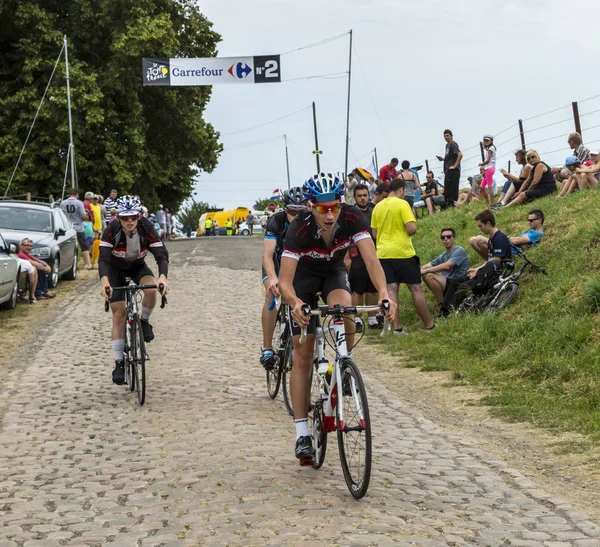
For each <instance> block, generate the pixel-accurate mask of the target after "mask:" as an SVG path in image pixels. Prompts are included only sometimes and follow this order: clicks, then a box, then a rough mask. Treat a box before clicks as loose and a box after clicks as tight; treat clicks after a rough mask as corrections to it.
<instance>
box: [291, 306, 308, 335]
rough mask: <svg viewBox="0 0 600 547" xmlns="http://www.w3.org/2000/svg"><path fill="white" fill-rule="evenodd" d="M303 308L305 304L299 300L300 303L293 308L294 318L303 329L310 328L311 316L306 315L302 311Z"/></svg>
mask: <svg viewBox="0 0 600 547" xmlns="http://www.w3.org/2000/svg"><path fill="white" fill-rule="evenodd" d="M302 306H304V302H302V300H298V302H297V303H296V304H295V305H294V307H293V308H292V318H293V319H294V321H296V323H298V326H299V327H300V328H301V329H304V328H306V327H308V324H309V323H310V315H304V312H303V311H302Z"/></svg>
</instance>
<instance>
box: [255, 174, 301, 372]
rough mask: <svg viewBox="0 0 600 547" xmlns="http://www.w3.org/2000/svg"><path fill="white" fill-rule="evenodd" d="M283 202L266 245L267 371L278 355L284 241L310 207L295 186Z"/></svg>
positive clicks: (270, 225) (263, 357)
mask: <svg viewBox="0 0 600 547" xmlns="http://www.w3.org/2000/svg"><path fill="white" fill-rule="evenodd" d="M281 201H282V202H283V206H284V207H285V209H284V210H283V211H279V212H278V213H275V214H274V215H271V216H270V217H269V220H268V221H267V225H266V227H265V239H264V242H263V254H262V283H263V285H264V287H265V302H264V304H263V309H262V315H261V321H262V333H263V349H262V354H261V356H260V364H261V365H262V366H263V367H265V369H266V370H271V369H272V368H273V365H274V364H275V352H274V351H273V348H272V347H271V343H272V340H273V333H274V332H275V323H276V321H277V308H276V307H275V306H274V305H273V302H274V298H278V297H279V264H280V262H281V253H283V242H284V241H285V235H286V233H287V229H288V226H289V225H290V224H291V222H292V221H293V220H294V219H295V218H296V216H297V215H298V213H300V211H302V210H303V209H305V208H306V198H305V197H304V194H303V193H302V188H300V186H295V187H294V188H290V189H289V190H287V191H286V192H284V194H283V197H282V198H281Z"/></svg>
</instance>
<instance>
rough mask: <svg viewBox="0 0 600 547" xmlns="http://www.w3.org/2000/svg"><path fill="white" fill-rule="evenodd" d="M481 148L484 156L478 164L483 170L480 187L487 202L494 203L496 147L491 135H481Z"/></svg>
mask: <svg viewBox="0 0 600 547" xmlns="http://www.w3.org/2000/svg"><path fill="white" fill-rule="evenodd" d="M483 148H484V150H485V156H486V158H485V159H484V160H483V161H482V162H481V163H480V164H479V166H480V167H483V170H484V171H483V180H482V181H481V186H480V188H481V192H482V194H483V196H484V197H485V199H486V200H487V202H488V204H489V205H491V204H492V203H494V194H493V186H494V173H495V172H496V147H495V146H494V137H493V136H492V135H484V136H483Z"/></svg>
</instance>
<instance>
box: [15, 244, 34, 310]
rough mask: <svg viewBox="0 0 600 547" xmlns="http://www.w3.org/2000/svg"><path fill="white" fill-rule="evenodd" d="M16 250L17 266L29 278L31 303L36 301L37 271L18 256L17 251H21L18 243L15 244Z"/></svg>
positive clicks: (27, 261)
mask: <svg viewBox="0 0 600 547" xmlns="http://www.w3.org/2000/svg"><path fill="white" fill-rule="evenodd" d="M15 247H16V251H15V253H14V255H13V256H14V257H15V258H16V259H17V260H18V262H19V266H20V268H21V274H23V275H26V276H27V277H28V278H29V303H30V304H33V303H34V302H36V299H35V288H36V287H37V282H38V273H37V269H36V268H34V267H33V265H32V264H31V262H29V260H25V259H23V258H21V257H19V253H20V252H21V247H20V245H18V244H17V245H15Z"/></svg>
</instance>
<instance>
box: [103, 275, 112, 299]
mask: <svg viewBox="0 0 600 547" xmlns="http://www.w3.org/2000/svg"><path fill="white" fill-rule="evenodd" d="M100 286H101V287H102V289H101V290H100V291H101V292H100V294H101V295H102V298H104V300H109V299H110V298H112V294H113V290H112V287H111V286H110V281H109V280H108V277H103V278H102V279H101V280H100Z"/></svg>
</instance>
